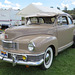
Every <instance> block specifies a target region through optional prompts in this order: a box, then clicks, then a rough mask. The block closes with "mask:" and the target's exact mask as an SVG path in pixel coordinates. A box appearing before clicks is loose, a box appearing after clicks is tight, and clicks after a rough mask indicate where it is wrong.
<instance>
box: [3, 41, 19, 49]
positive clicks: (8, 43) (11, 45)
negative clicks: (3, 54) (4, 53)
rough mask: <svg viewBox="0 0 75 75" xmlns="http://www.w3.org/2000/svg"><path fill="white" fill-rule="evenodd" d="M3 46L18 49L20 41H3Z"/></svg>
mask: <svg viewBox="0 0 75 75" xmlns="http://www.w3.org/2000/svg"><path fill="white" fill-rule="evenodd" d="M2 43H3V48H7V49H18V47H19V45H18V43H15V42H12V41H2Z"/></svg>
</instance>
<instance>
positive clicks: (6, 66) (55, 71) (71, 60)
mask: <svg viewBox="0 0 75 75" xmlns="http://www.w3.org/2000/svg"><path fill="white" fill-rule="evenodd" d="M0 75H75V49H72V48H68V49H67V50H65V51H63V52H61V53H59V55H58V56H57V57H55V58H54V60H53V64H52V66H51V67H50V68H49V69H48V70H46V71H44V70H41V69H40V68H39V67H29V68H26V67H25V66H24V65H23V66H22V65H16V66H15V67H13V66H12V64H10V63H6V62H4V61H2V60H0Z"/></svg>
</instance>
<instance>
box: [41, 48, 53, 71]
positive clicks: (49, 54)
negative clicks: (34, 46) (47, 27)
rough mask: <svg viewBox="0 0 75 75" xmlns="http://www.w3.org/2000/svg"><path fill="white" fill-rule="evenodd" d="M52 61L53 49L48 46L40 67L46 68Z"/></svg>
mask: <svg viewBox="0 0 75 75" xmlns="http://www.w3.org/2000/svg"><path fill="white" fill-rule="evenodd" d="M52 61H53V50H52V48H51V47H48V48H47V50H46V51H45V54H44V63H43V64H42V69H44V70H46V69H48V68H50V66H51V64H52Z"/></svg>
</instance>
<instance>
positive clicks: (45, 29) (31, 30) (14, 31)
mask: <svg viewBox="0 0 75 75" xmlns="http://www.w3.org/2000/svg"><path fill="white" fill-rule="evenodd" d="M53 33H54V27H53V26H49V25H48V26H40V25H39V26H37V25H35V26H34V25H33V26H19V27H13V28H9V29H7V30H6V32H5V34H7V35H8V38H7V39H6V40H14V39H17V38H19V37H22V36H30V35H39V34H41V35H42V34H53Z"/></svg>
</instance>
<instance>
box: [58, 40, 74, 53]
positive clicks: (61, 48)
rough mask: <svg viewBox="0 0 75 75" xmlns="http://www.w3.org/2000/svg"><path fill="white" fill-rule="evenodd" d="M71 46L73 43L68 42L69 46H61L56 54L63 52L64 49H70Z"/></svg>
mask: <svg viewBox="0 0 75 75" xmlns="http://www.w3.org/2000/svg"><path fill="white" fill-rule="evenodd" d="M71 45H73V41H72V42H70V43H69V44H67V45H65V46H62V47H60V48H58V53H59V52H61V51H63V50H64V49H66V48H68V47H70V46H71Z"/></svg>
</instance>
